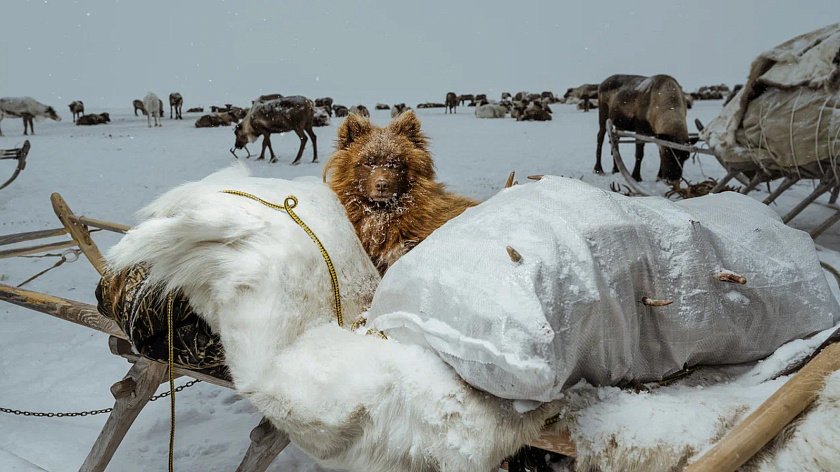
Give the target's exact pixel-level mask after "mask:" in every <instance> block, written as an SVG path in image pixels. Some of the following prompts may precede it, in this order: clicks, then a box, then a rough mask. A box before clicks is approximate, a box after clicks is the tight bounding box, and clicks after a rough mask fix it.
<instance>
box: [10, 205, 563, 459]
mask: <svg viewBox="0 0 840 472" xmlns="http://www.w3.org/2000/svg"><path fill="white" fill-rule="evenodd" d="M50 199H51V201H52V205H53V210H54V211H55V214H56V216H57V217H58V219H59V221H61V224H62V226H63V227H62V228H56V229H50V230H43V231H34V232H30V233H20V234H12V235H7V236H0V246H5V245H10V244H17V243H23V242H28V241H36V240H41V239H47V238H55V237H59V236H63V235H65V234H66V235H69V236H70V239H64V240H61V241H57V242H51V243H46V244H38V245H34V246H27V247H21V248H15V249H7V250H2V251H0V259H4V258H8V257H17V256H24V255H31V254H38V253H42V252H47V251H54V250H59V249H66V248H75V247H78V248H79V249H80V250H81V251H82V253H83V254H84V255H85V257H86V258H87V260H88V261H90V263H91V264H92V265H93V267H94V268H95V269H96V270H97V272H99V274H100V275H103V274H104V273H105V270H106V265H105V258H104V257H103V256H102V253H101V252H100V251H99V248H98V247H97V246H96V243H95V242H94V241H93V238H92V237H91V233H90V230H89V228H98V229H101V230H106V231H112V232H115V233H125V232H126V231H128V230H129V229H130V227H128V226H125V225H121V224H118V223H110V222H106V221H100V220H95V219H92V218H85V217H83V216H77V215H76V214H74V213H73V212H72V211H71V210H70V207H69V206H68V205H67V203H66V202H65V201H64V199H63V198H62V197H61V195H59V194H57V193H54V194H52V197H51V198H50ZM0 301H5V302H9V303H12V304H15V305H18V306H22V307H24V308H28V309H30V310H34V311H39V312H41V313H46V314H48V315H51V316H55V317H57V318H61V319H63V320H67V321H70V322H73V323H76V324H79V325H82V326H86V327H88V328H92V329H95V330H97V331H101V332H103V333H105V334H108V335H109V338H108V347H109V348H110V350H111V353H112V354H114V355H117V356H120V357H122V358H124V359H126V360H128V362H129V363H131V364H132V366H131V368H130V369H129V371H128V373H127V374H126V376H125V377H124V378H123V379H122V380H120V381H118V382H116V383H115V384H113V385H112V386H111V394H112V395H113V396H114V399H115V400H116V402H115V403H114V410H113V411H112V412H111V414H110V416H109V417H108V420H107V422H106V423H105V426H104V427H103V428H102V431H101V432H100V433H99V437H97V439H96V442H95V443H94V445H93V448H92V449H91V451H90V453H89V454H88V456H87V459H85V462H84V463H83V464H82V466H81V468H80V469H79V470H80V472H101V471H104V470H105V468H106V467H107V466H108V463H109V461H110V460H111V458H112V457H113V455H114V453H115V452H116V450H117V447H119V445H120V443H121V442H122V440H123V438H124V437H125V435H126V433H127V432H128V430H129V428H130V427H131V425H132V423H133V422H134V420H135V418H137V416H138V415H139V414H140V411H141V410H142V409H143V407H144V406H146V404H147V403H148V402H149V398H150V397H151V396H152V395H153V394H154V393H155V391H156V390H157V389H158V387H159V386H160V385H161V384H162V383H166V382H168V367H167V365H166V364H164V363H161V362H157V361H153V360H151V359H148V358H145V357H142V356H140V355H139V354H138V353H137V352H135V351H134V350H133V348H132V346H131V343H129V342H128V340H127V337H126V335H125V333H123V332H122V330H121V329H120V327H119V326H118V325H117V323H116V322H115V321H113V320H111V319H109V318H106V317H105V316H103V315H101V314H100V313H99V311H98V310H97V309H96V306H94V305H90V304H87V303H82V302H78V301H74V300H68V299H66V298H60V297H55V296H52V295H48V294H44V293H39V292H34V291H30V290H25V289H20V288H16V287H12V286H9V285H6V284H2V283H0ZM173 373H174V374H175V375H176V376H177V377H182V376H183V377H192V378H194V379H199V380H202V381H204V382H208V383H211V384H214V385H218V386H220V387H226V388H231V389H232V388H233V383H232V382H230V381H228V380H225V379H221V378H217V377H213V376H210V375H207V374H204V373H202V372H197V371H194V370H190V369H186V368H181V367H175V368H174V369H173ZM288 444H289V437H288V436H287V435H286V434H284V433H283V432H281V431H278V430H277V429H275V428H274V427H273V426H272V425H271V423H269V422H268V420H267V419H265V418H263V419H262V421H260V423H259V424H258V425H257V426H256V427H255V428H254V429H253V430H252V431H251V445H250V446H249V447H248V451H247V452H246V453H245V457H244V458H243V459H242V462H241V463H240V464H239V467H238V468H237V469H236V470H237V472H262V471H264V470H266V469H267V468H268V466H269V465H270V464H271V462H272V461H273V460H274V458H275V457H277V455H278V454H280V452H281V451H283V449H284V448H285V447H286V446H287V445H288ZM533 445H534V446H535V447H539V448H541V449H545V450H547V451H552V452H556V453H559V454H563V455H567V456H574V455H575V447H574V444H573V443H572V442H571V440H570V439H569V437H568V435H561V434H544V435H543V436H542V437H540V438H539V440H538V441H535V442H534V444H533Z"/></svg>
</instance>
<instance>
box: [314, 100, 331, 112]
mask: <svg viewBox="0 0 840 472" xmlns="http://www.w3.org/2000/svg"><path fill="white" fill-rule="evenodd" d="M315 106H316V107H324V108H325V109H326V110H327V113H329V115H330V117H332V106H333V99H332V98H330V97H324V98H316V99H315Z"/></svg>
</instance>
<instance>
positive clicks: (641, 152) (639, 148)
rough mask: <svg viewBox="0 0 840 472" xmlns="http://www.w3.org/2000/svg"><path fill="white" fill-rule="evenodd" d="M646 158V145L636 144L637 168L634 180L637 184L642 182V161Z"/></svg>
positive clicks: (634, 172) (635, 168) (634, 169)
mask: <svg viewBox="0 0 840 472" xmlns="http://www.w3.org/2000/svg"><path fill="white" fill-rule="evenodd" d="M644 157H645V143H636V166H635V167H633V178H634V179H636V182H641V181H642V159H643V158H644ZM660 172H661V170H660Z"/></svg>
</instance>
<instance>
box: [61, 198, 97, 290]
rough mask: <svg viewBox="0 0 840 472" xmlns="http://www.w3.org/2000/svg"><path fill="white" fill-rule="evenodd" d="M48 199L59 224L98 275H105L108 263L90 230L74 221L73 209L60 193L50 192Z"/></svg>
mask: <svg viewBox="0 0 840 472" xmlns="http://www.w3.org/2000/svg"><path fill="white" fill-rule="evenodd" d="M50 201H51V202H52V206H53V210H54V211H55V215H56V216H57V217H58V219H59V221H61V224H62V225H64V228H65V229H66V230H67V232H68V233H70V237H72V238H73V240H74V241H76V243H78V245H79V249H81V250H82V252H83V253H84V255H85V257H87V258H88V260H89V261H90V263H91V264H93V267H94V268H95V269H96V271H97V272H99V274H100V275H105V272H106V271H107V269H108V265H107V263H106V262H105V258H104V257H102V253H101V252H99V248H98V247H96V244H95V243H94V242H93V239H92V238H91V237H90V232H89V231H88V230H87V228H86V227H85V226H84V225H82V224H79V223H78V221H74V220H73V219H72V218H71V217H74V216H76V215H74V214H73V211H72V210H70V207H69V206H68V205H67V202H65V201H64V199H63V198H61V195H59V194H58V193H54V194H52V195H51V196H50Z"/></svg>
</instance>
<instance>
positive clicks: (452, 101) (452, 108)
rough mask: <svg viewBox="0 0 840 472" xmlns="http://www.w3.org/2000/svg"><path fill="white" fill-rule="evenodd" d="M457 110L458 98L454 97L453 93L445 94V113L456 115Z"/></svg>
mask: <svg viewBox="0 0 840 472" xmlns="http://www.w3.org/2000/svg"><path fill="white" fill-rule="evenodd" d="M457 108H458V96H457V95H455V92H449V93H447V94H446V111H444V114H446V113H457V111H456V109H457Z"/></svg>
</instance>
